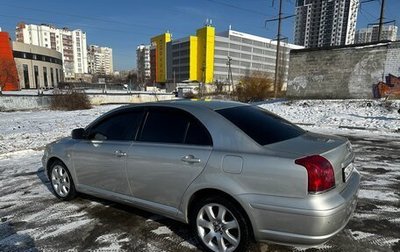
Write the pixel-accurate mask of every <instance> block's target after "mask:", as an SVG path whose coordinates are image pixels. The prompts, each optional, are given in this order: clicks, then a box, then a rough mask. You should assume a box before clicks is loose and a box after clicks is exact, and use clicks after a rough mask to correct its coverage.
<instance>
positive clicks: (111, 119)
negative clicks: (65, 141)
mask: <svg viewBox="0 0 400 252" xmlns="http://www.w3.org/2000/svg"><path fill="white" fill-rule="evenodd" d="M143 115H144V111H143V109H139V108H137V109H129V110H124V111H120V112H117V113H114V114H112V115H110V116H108V117H107V118H105V119H103V120H101V121H100V122H98V123H96V124H95V125H93V126H92V127H91V128H90V129H88V130H87V131H88V137H87V139H85V140H82V141H80V142H79V143H77V144H76V145H75V146H74V148H73V153H72V158H73V162H74V167H75V172H76V176H77V180H78V181H77V182H78V184H79V185H80V186H86V187H89V189H91V190H97V191H101V190H105V191H109V192H114V193H120V194H125V195H131V191H130V188H129V184H128V180H127V178H126V171H125V169H126V158H127V156H126V155H127V152H128V150H129V147H130V146H131V145H132V143H133V140H134V139H135V137H136V134H137V131H138V128H139V126H140V123H141V121H142V118H143Z"/></svg>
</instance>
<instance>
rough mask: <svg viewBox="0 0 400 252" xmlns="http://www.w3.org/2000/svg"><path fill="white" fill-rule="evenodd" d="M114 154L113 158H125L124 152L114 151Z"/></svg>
mask: <svg viewBox="0 0 400 252" xmlns="http://www.w3.org/2000/svg"><path fill="white" fill-rule="evenodd" d="M114 154H115V156H117V157H124V156H126V152H123V151H121V150H116V151H115V152H114Z"/></svg>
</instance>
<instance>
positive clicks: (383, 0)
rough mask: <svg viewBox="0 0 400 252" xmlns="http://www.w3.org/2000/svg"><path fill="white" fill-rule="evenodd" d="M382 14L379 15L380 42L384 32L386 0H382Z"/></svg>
mask: <svg viewBox="0 0 400 252" xmlns="http://www.w3.org/2000/svg"><path fill="white" fill-rule="evenodd" d="M381 1H382V4H381V15H380V16H379V29H378V42H379V41H381V34H382V28H383V19H384V17H383V16H384V14H383V13H384V8H385V0H381Z"/></svg>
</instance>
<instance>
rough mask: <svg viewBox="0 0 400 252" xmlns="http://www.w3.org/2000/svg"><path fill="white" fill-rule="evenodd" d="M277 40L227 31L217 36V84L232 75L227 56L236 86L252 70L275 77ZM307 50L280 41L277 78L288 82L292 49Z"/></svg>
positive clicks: (215, 53) (215, 65) (215, 56)
mask: <svg viewBox="0 0 400 252" xmlns="http://www.w3.org/2000/svg"><path fill="white" fill-rule="evenodd" d="M276 44H277V41H274V40H271V39H268V38H264V37H260V36H256V35H251V34H247V33H244V32H239V31H234V30H231V29H229V30H227V31H225V32H221V33H217V34H216V36H215V50H214V81H221V82H226V81H227V79H228V74H229V67H228V57H229V58H230V59H231V62H230V64H231V72H232V79H233V83H234V84H236V83H238V82H239V81H240V79H241V78H242V77H243V76H246V75H248V74H249V73H251V72H253V71H259V72H265V73H267V74H270V75H271V77H272V78H274V74H275V61H276ZM302 48H304V47H302V46H297V45H293V44H289V43H284V42H281V50H280V52H281V55H280V62H279V65H280V66H281V68H280V69H278V71H280V73H279V75H278V77H279V78H280V80H281V82H282V83H283V84H285V83H286V80H287V73H288V67H289V64H288V62H289V52H290V50H291V49H302Z"/></svg>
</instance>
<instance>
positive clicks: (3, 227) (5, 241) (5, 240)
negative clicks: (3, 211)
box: [0, 218, 39, 252]
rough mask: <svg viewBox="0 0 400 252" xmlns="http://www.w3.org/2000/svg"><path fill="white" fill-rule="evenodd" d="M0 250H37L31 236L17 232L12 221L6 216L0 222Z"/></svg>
mask: <svg viewBox="0 0 400 252" xmlns="http://www.w3.org/2000/svg"><path fill="white" fill-rule="evenodd" d="M0 251H10V252H11V251H32V252H33V251H39V250H38V249H37V248H36V246H35V242H34V240H33V238H32V237H30V236H29V235H28V234H17V232H16V231H15V229H14V226H13V223H12V222H10V221H8V220H7V219H6V218H2V219H1V222H0Z"/></svg>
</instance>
